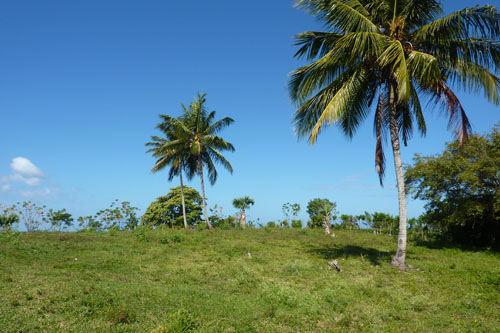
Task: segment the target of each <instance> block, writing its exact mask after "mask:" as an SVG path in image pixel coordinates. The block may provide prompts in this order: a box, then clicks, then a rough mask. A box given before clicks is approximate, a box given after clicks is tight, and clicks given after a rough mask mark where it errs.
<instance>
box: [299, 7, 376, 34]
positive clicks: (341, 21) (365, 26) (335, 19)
mask: <svg viewBox="0 0 500 333" xmlns="http://www.w3.org/2000/svg"><path fill="white" fill-rule="evenodd" d="M296 6H297V7H299V8H304V9H307V10H309V11H310V12H311V13H312V14H313V15H315V16H317V17H318V18H319V19H320V20H322V21H323V22H325V23H326V24H327V25H328V26H330V27H331V28H333V29H336V30H338V31H341V32H354V31H371V32H378V31H379V28H378V26H377V25H375V24H374V23H373V22H372V21H371V20H370V19H369V17H368V15H369V12H368V11H367V10H366V8H364V7H363V5H362V4H361V3H360V2H359V1H356V0H351V1H349V0H346V1H339V0H299V1H297V3H296Z"/></svg>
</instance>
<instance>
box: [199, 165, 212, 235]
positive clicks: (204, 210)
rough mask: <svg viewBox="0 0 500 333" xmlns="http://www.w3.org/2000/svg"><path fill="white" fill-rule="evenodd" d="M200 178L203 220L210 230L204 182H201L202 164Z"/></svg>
mask: <svg viewBox="0 0 500 333" xmlns="http://www.w3.org/2000/svg"><path fill="white" fill-rule="evenodd" d="M200 179H201V200H202V202H203V214H204V215H205V222H206V223H207V227H208V229H210V230H212V229H213V227H212V225H211V224H210V221H209V220H208V214H207V203H206V202H205V183H204V182H203V166H200Z"/></svg>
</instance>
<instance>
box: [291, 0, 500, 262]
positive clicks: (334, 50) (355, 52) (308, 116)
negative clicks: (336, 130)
mask: <svg viewBox="0 0 500 333" xmlns="http://www.w3.org/2000/svg"><path fill="white" fill-rule="evenodd" d="M297 6H298V7H300V8H305V9H306V10H308V11H309V12H310V13H311V14H312V15H315V16H317V17H318V18H319V19H320V20H321V21H323V23H325V26H326V27H328V28H329V29H330V31H326V32H316V31H307V32H304V33H301V34H299V35H298V36H297V37H296V38H297V45H298V46H300V48H299V50H298V51H297V53H296V54H295V56H296V57H297V58H299V59H302V58H305V59H306V60H308V61H311V63H310V64H308V65H306V66H303V67H301V68H299V69H297V70H295V71H294V72H293V73H292V74H291V78H290V83H289V87H290V95H291V98H292V100H293V101H294V102H295V103H296V104H297V110H296V112H295V115H294V123H295V130H296V133H297V135H298V136H299V137H308V139H309V141H310V142H311V143H312V144H314V143H315V141H316V140H317V136H318V135H319V134H320V132H321V131H322V130H323V129H325V128H326V127H328V126H330V125H332V124H337V125H339V126H340V128H341V129H342V130H343V132H344V133H345V134H346V135H347V136H348V137H352V136H353V135H354V134H355V132H356V130H357V129H358V127H359V125H360V124H361V122H362V121H363V120H364V119H365V118H366V117H367V116H368V114H369V111H370V109H371V106H372V105H374V108H373V109H374V111H375V112H374V114H375V115H374V118H373V119H374V132H375V136H376V152H375V165H376V170H377V172H378V174H379V177H380V183H381V184H382V179H383V175H384V170H385V157H384V151H383V143H384V142H385V139H386V137H387V136H389V137H390V142H391V146H392V152H393V157H394V166H395V172H396V180H397V189H398V199H399V234H398V241H397V251H396V254H395V256H394V258H393V260H392V262H391V264H392V265H393V266H396V267H399V268H401V269H403V268H404V267H405V256H406V230H407V219H406V197H405V185H404V176H403V167H402V160H401V150H400V140H402V141H403V143H404V144H405V145H406V144H407V141H408V139H410V138H411V136H412V134H413V131H414V128H415V127H416V129H417V130H418V131H419V132H420V134H422V135H424V134H425V132H426V124H425V120H424V116H423V107H422V105H421V102H420V98H421V97H422V96H424V97H425V98H426V99H428V100H430V101H432V102H434V103H435V104H439V105H442V106H443V110H444V111H445V114H446V115H447V116H448V118H449V120H450V126H451V127H452V128H454V129H455V131H456V133H457V136H458V139H459V140H460V142H464V141H465V140H466V138H467V136H468V134H469V132H470V124H469V121H468V119H467V116H466V114H465V111H464V109H463V107H462V105H461V104H460V101H459V100H458V98H457V97H456V95H455V94H454V93H453V91H452V89H451V88H450V87H449V85H454V86H459V85H462V86H463V87H464V88H465V89H467V90H473V91H479V90H482V91H484V93H485V96H486V97H487V98H488V100H490V101H491V102H493V103H495V104H498V102H499V98H498V89H499V87H500V80H499V79H498V77H497V76H496V74H495V73H498V70H499V68H500V43H499V42H498V40H500V13H499V11H498V10H497V9H496V8H495V7H493V6H483V7H479V6H475V7H473V8H469V9H464V10H460V11H458V12H455V13H452V14H449V15H447V16H445V17H441V18H438V16H439V15H440V14H442V6H441V3H440V2H439V1H437V0H356V1H350V0H349V1H348V0H299V1H298V2H297ZM490 70H492V71H493V72H491V71H490Z"/></svg>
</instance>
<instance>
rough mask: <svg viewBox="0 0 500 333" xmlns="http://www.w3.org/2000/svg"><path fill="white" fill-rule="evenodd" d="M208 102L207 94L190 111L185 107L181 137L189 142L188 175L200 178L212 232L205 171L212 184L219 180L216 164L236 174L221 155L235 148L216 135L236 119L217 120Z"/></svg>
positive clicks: (194, 102)
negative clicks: (204, 170)
mask: <svg viewBox="0 0 500 333" xmlns="http://www.w3.org/2000/svg"><path fill="white" fill-rule="evenodd" d="M205 102H206V94H198V97H196V98H195V99H194V101H193V102H192V103H191V104H190V105H189V108H186V107H184V114H183V115H182V116H181V117H180V118H179V119H180V123H182V127H179V132H180V133H182V134H181V135H182V136H183V138H184V140H186V141H185V142H186V146H187V148H188V149H189V153H188V156H187V158H186V160H185V163H186V164H185V168H186V174H187V176H188V178H189V179H192V178H193V177H194V176H195V175H198V176H200V180H201V197H202V202H203V214H204V216H205V222H206V223H207V227H208V228H209V229H213V228H212V225H211V224H210V221H209V220H208V214H207V204H206V202H205V182H204V177H203V169H204V167H205V166H206V169H207V172H208V180H209V181H210V184H212V185H213V184H215V181H216V180H217V170H216V169H215V164H214V162H216V163H219V164H221V165H222V166H223V167H224V168H226V169H227V170H228V171H229V172H230V173H233V167H232V166H231V164H230V163H229V162H228V160H226V158H225V157H224V156H223V155H222V152H223V151H234V147H233V145H232V144H231V143H229V142H227V141H225V140H224V139H222V138H221V137H220V136H217V134H218V133H219V132H220V131H221V130H223V129H224V128H226V127H227V126H229V125H231V124H232V123H233V122H234V120H233V119H231V118H229V117H225V118H222V119H220V120H217V121H214V119H215V113H216V112H215V111H210V112H208V111H207V109H206V106H205Z"/></svg>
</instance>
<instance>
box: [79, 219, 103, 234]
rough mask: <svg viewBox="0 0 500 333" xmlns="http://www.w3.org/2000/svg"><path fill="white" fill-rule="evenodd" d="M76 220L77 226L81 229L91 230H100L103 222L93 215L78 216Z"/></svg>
mask: <svg viewBox="0 0 500 333" xmlns="http://www.w3.org/2000/svg"><path fill="white" fill-rule="evenodd" d="M77 221H78V226H79V227H80V228H81V229H82V230H93V231H99V230H102V228H103V224H102V223H101V222H100V221H98V220H96V218H95V217H94V216H80V217H78V219H77Z"/></svg>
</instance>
